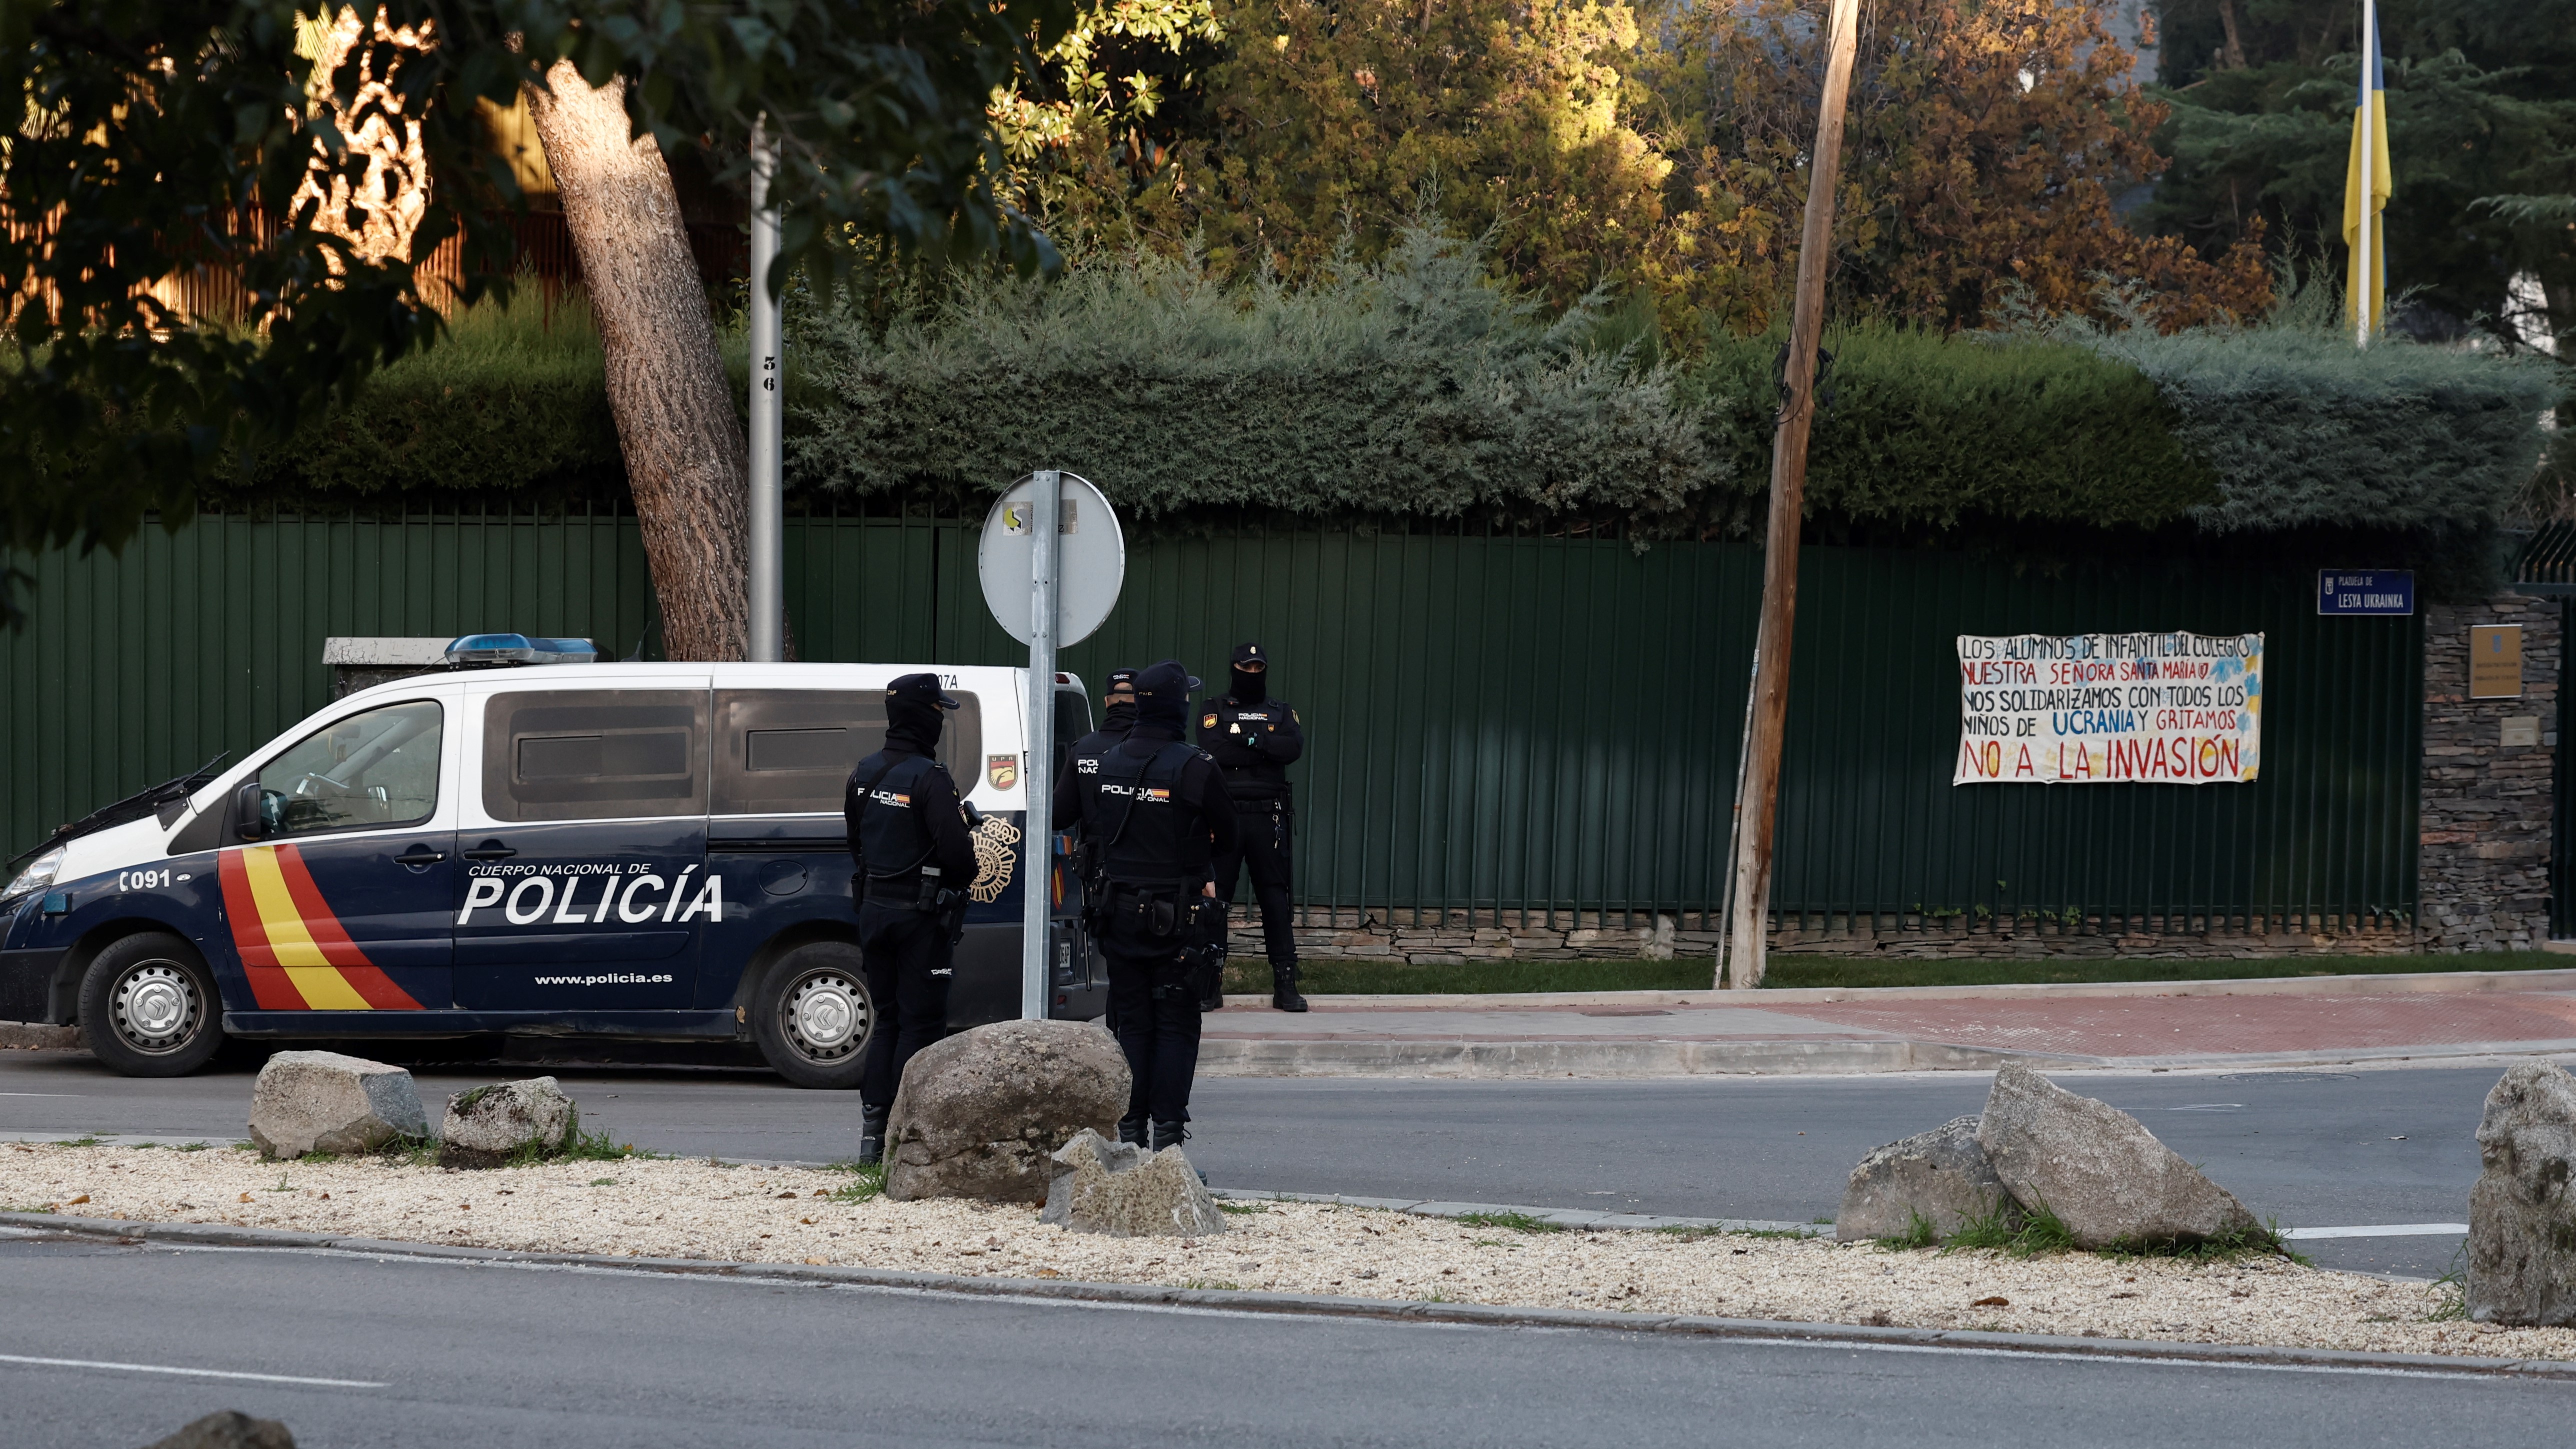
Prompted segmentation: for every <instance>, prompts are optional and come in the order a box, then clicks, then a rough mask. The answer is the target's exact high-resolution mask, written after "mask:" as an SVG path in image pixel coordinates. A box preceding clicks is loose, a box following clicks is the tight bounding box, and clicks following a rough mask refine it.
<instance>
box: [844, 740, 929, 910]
mask: <svg viewBox="0 0 2576 1449" xmlns="http://www.w3.org/2000/svg"><path fill="white" fill-rule="evenodd" d="M938 768H939V762H938V761H936V760H934V759H932V758H930V757H929V756H928V755H913V756H911V757H909V758H907V759H903V760H899V761H897V762H895V763H894V764H892V765H888V764H887V763H886V762H885V756H884V755H882V754H877V755H871V756H869V757H868V758H867V759H865V760H862V761H860V762H859V769H858V775H859V838H858V839H857V840H855V841H853V842H852V844H854V845H856V846H857V847H858V850H859V864H860V865H861V866H862V867H864V868H865V869H866V871H867V873H868V879H870V880H892V879H894V878H895V877H897V876H907V875H910V874H912V873H913V872H914V871H917V870H919V869H921V867H922V864H923V862H925V861H927V860H929V859H930V853H931V851H932V850H934V849H935V848H937V842H935V841H934V840H932V838H931V835H930V826H929V825H928V824H926V823H925V822H924V821H923V820H922V818H921V811H920V810H919V809H918V808H917V802H916V799H915V797H917V796H918V795H920V793H921V784H922V781H924V780H926V779H928V778H929V776H930V772H931V771H933V770H936V769H938Z"/></svg>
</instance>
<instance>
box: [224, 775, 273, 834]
mask: <svg viewBox="0 0 2576 1449" xmlns="http://www.w3.org/2000/svg"><path fill="white" fill-rule="evenodd" d="M233 834H235V835H237V836H240V837H241V838H242V839H244V840H261V839H265V838H266V837H267V835H268V820H267V819H266V817H264V816H262V815H261V814H260V810H259V781H258V780H256V779H251V780H244V781H243V782H242V786H241V788H240V789H238V790H236V791H234V792H233Z"/></svg>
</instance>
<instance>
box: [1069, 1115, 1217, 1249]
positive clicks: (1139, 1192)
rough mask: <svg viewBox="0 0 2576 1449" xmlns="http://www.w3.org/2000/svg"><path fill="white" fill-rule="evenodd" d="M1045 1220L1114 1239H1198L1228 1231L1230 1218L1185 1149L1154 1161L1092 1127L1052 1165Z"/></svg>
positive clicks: (1140, 1150)
mask: <svg viewBox="0 0 2576 1449" xmlns="http://www.w3.org/2000/svg"><path fill="white" fill-rule="evenodd" d="M1049 1160H1050V1161H1051V1162H1053V1163H1054V1164H1055V1178H1054V1181H1052V1182H1050V1183H1049V1184H1047V1196H1046V1211H1045V1212H1043V1213H1040V1214H1039V1215H1038V1220H1039V1221H1041V1222H1049V1223H1054V1224H1055V1225H1056V1226H1058V1227H1062V1228H1070V1229H1072V1230H1073V1231H1075V1232H1077V1233H1107V1234H1108V1235H1109V1236H1111V1237H1113V1238H1195V1237H1200V1236H1203V1235H1205V1234H1208V1233H1221V1232H1224V1231H1225V1213H1224V1211H1223V1210H1221V1209H1220V1208H1218V1207H1217V1205H1216V1199H1215V1198H1214V1197H1212V1196H1210V1195H1209V1193H1208V1190H1207V1188H1206V1187H1205V1186H1204V1185H1203V1184H1201V1183H1200V1181H1199V1175H1198V1173H1197V1172H1196V1171H1195V1170H1194V1169H1192V1168H1191V1166H1190V1160H1189V1159H1188V1158H1186V1157H1183V1156H1182V1155H1181V1149H1179V1148H1177V1147H1166V1148H1164V1149H1163V1150H1162V1151H1160V1152H1157V1153H1153V1154H1151V1155H1148V1154H1147V1153H1146V1151H1145V1149H1144V1148H1142V1147H1139V1146H1137V1145H1136V1144H1134V1143H1132V1142H1112V1141H1110V1140H1108V1139H1106V1138H1104V1137H1102V1136H1101V1135H1100V1134H1099V1133H1097V1132H1094V1131H1092V1130H1091V1129H1090V1128H1088V1127H1085V1128H1084V1129H1082V1130H1081V1131H1080V1132H1077V1133H1075V1134H1074V1136H1073V1140H1072V1141H1071V1142H1068V1143H1066V1144H1064V1146H1063V1147H1062V1148H1061V1149H1059V1150H1058V1151H1057V1152H1056V1153H1055V1155H1054V1156H1053V1157H1052V1158H1050V1159H1049Z"/></svg>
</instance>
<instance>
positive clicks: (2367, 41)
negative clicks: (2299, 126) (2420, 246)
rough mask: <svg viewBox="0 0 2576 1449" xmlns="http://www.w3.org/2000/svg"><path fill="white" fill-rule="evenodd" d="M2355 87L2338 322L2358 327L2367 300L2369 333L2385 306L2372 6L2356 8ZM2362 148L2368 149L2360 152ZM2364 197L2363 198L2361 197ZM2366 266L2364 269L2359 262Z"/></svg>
mask: <svg viewBox="0 0 2576 1449" xmlns="http://www.w3.org/2000/svg"><path fill="white" fill-rule="evenodd" d="M2361 29H2362V40H2361V47H2362V49H2361V88H2360V95H2359V96H2358V97H2357V98H2356V99H2355V100H2354V101H2353V104H2352V157H2351V159H2350V160H2349V161H2348V162H2346V163H2345V167H2344V182H2343V242H2344V246H2345V248H2346V249H2347V251H2348V254H2349V258H2350V260H2348V261H2347V262H2346V263H2345V265H2346V267H2347V269H2348V270H2347V272H2346V275H2345V278H2344V289H2343V298H2344V301H2343V308H2344V317H2345V319H2346V320H2347V321H2350V322H2352V323H2353V324H2354V325H2355V326H2356V327H2358V326H2359V325H2360V324H2361V322H2362V312H2361V310H2360V309H2361V306H2362V304H2363V302H2364V300H2365V299H2367V301H2368V303H2369V306H2370V312H2369V322H2370V328H2371V330H2372V331H2374V332H2375V331H2378V330H2379V329H2380V328H2381V327H2383V326H2385V325H2386V316H2387V306H2388V245H2387V242H2386V240H2385V237H2386V236H2387V228H2385V227H2384V226H2382V225H2381V224H2380V215H2379V214H2380V211H2381V209H2382V208H2384V207H2386V206H2387V205H2388V191H2389V178H2388V81H2387V77H2386V75H2385V74H2384V73H2383V72H2382V71H2381V69H2380V64H2379V60H2380V56H2379V16H2378V14H2377V7H2376V6H2374V5H2369V4H2364V6H2363V7H2362V23H2361ZM2364 147H2367V148H2369V149H2368V150H2366V151H2365V150H2364V149H2363V148H2364ZM2365 156H2366V157H2368V159H2369V162H2370V166H2369V171H2370V181H2369V185H2368V186H2366V187H2365V186H2364V185H2363V184H2362V169H2363V168H2362V161H2363V158H2364V157H2365ZM2365 192H2367V193H2368V195H2367V199H2365V197H2364V193H2365ZM2364 207H2367V208H2369V222H2370V245H2369V247H2368V248H2367V249H2365V248H2364V247H2363V246H2362V244H2361V228H2362V216H2363V208H2364ZM2365 256H2367V258H2368V261H2367V264H2366V265H2365V262H2364V257H2365Z"/></svg>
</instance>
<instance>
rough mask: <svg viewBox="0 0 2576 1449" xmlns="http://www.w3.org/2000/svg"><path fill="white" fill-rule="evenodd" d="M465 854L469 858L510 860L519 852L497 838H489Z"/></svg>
mask: <svg viewBox="0 0 2576 1449" xmlns="http://www.w3.org/2000/svg"><path fill="white" fill-rule="evenodd" d="M463 854H464V856H465V858H466V859H467V860H508V859H509V858H510V857H511V856H514V855H516V854H518V852H517V851H515V850H512V849H511V848H510V847H508V846H506V845H503V844H502V843H501V842H499V841H497V840H487V841H484V842H483V843H482V844H481V845H478V846H476V847H474V848H473V849H472V850H468V851H465V852H463Z"/></svg>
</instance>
